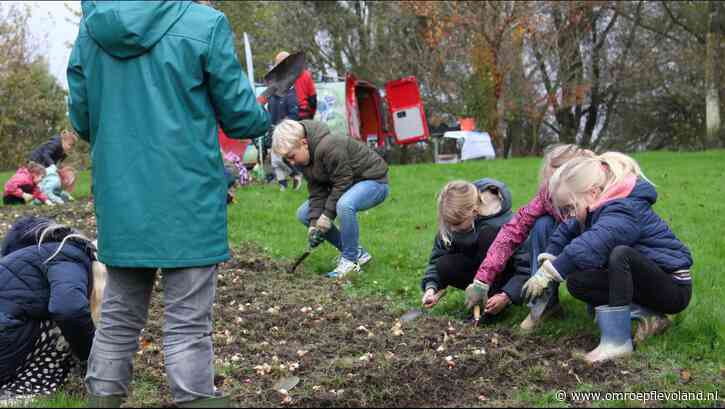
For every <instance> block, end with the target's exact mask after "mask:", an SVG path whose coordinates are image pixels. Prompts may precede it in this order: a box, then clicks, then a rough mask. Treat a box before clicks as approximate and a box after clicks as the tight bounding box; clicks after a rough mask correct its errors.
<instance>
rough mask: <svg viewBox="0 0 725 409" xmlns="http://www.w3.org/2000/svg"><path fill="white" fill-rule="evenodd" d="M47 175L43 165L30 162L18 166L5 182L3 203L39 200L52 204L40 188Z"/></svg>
mask: <svg viewBox="0 0 725 409" xmlns="http://www.w3.org/2000/svg"><path fill="white" fill-rule="evenodd" d="M44 176H45V168H44V167H43V165H41V164H38V163H35V162H28V163H27V164H26V165H25V166H21V167H20V168H18V170H17V172H15V174H14V175H13V176H12V177H11V178H10V179H9V180H8V181H7V182H6V183H5V189H4V191H3V203H4V204H6V205H16V204H25V203H30V202H31V201H33V200H37V201H39V202H42V203H47V204H50V205H52V203H51V202H50V201H48V197H47V196H46V195H45V194H43V192H42V191H41V190H40V186H39V183H40V181H41V180H42V179H43V177H44Z"/></svg>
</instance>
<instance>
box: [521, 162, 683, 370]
mask: <svg viewBox="0 0 725 409" xmlns="http://www.w3.org/2000/svg"><path fill="white" fill-rule="evenodd" d="M550 190H551V192H552V199H553V200H554V204H555V206H556V207H557V209H558V211H559V212H561V214H562V216H564V218H565V219H566V220H567V221H566V222H565V223H562V224H561V225H560V227H559V228H558V229H557V231H556V232H555V233H554V235H553V236H552V238H551V240H550V242H549V245H548V247H547V251H546V253H545V254H542V255H541V256H540V257H539V262H540V263H541V264H540V268H539V270H538V271H537V273H536V275H535V276H534V277H532V278H531V279H530V280H529V281H528V282H527V283H526V285H524V291H525V294H526V295H527V296H529V297H535V296H537V295H538V294H539V293H540V292H541V289H542V287H541V286H542V285H546V284H548V283H549V282H551V281H552V280H555V281H563V280H564V279H566V280H567V287H568V289H569V292H570V293H571V294H572V295H573V296H574V297H576V298H578V299H581V300H583V301H585V302H587V303H589V304H591V305H594V306H596V316H597V324H598V325H599V328H600V330H601V332H602V335H601V341H600V344H599V346H598V347H597V348H596V349H595V350H593V351H591V352H589V353H588V354H587V355H586V357H585V359H586V360H587V361H588V362H597V361H603V360H607V359H613V358H617V357H620V356H625V355H628V354H630V353H631V352H632V340H631V326H630V325H631V324H630V319H631V318H638V317H636V316H635V315H640V316H641V315H642V314H644V318H643V319H642V320H641V322H640V324H639V327H638V329H637V337H636V338H637V340H638V341H640V340H643V339H644V338H645V337H647V336H649V335H653V334H655V333H658V332H661V331H663V330H664V329H665V328H666V327H667V326H668V325H669V320H668V318H667V317H666V316H665V314H676V313H678V312H680V311H682V310H684V309H685V308H686V307H687V305H688V304H689V302H690V297H691V295H692V279H691V277H690V271H689V270H690V267H691V266H692V256H691V254H690V251H689V249H688V248H687V246H685V245H684V244H683V243H682V242H681V241H680V240H678V239H677V237H675V234H674V233H673V232H672V230H671V229H670V227H669V226H668V225H667V223H665V222H664V221H663V220H662V219H661V218H660V217H659V216H658V215H657V213H655V212H654V210H652V205H654V203H655V201H656V200H657V192H656V191H655V188H654V186H653V185H652V184H651V183H650V182H649V181H648V180H647V179H646V178H645V177H644V175H642V172H641V170H640V168H639V165H637V163H636V162H635V161H634V159H632V158H630V157H628V156H626V155H623V154H620V153H616V152H608V153H605V154H603V155H601V156H599V157H596V158H580V159H574V160H573V161H571V162H569V163H567V164H566V165H565V166H564V167H562V168H560V169H559V170H557V172H556V173H555V174H554V176H553V177H552V179H551V182H550ZM633 303H634V304H637V305H639V306H642V307H644V309H642V308H637V310H638V313H637V314H635V311H634V310H633V309H632V308H631V306H630V305H632V304H633ZM648 310H649V311H648Z"/></svg>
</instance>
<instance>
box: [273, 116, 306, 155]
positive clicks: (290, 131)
mask: <svg viewBox="0 0 725 409" xmlns="http://www.w3.org/2000/svg"><path fill="white" fill-rule="evenodd" d="M304 137H305V128H304V127H303V126H302V124H300V123H299V122H297V121H294V120H292V119H285V120H284V121H282V122H280V123H279V124H278V125H277V126H276V127H275V128H274V132H273V133H272V152H274V153H276V154H277V155H279V156H282V157H285V156H287V154H288V153H289V152H290V151H291V150H293V149H295V148H297V147H298V146H300V143H301V141H302V139H303V138H304Z"/></svg>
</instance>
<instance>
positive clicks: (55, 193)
mask: <svg viewBox="0 0 725 409" xmlns="http://www.w3.org/2000/svg"><path fill="white" fill-rule="evenodd" d="M75 180H76V175H75V171H74V170H73V168H72V167H70V166H63V167H62V168H60V169H58V168H57V166H56V165H50V166H48V167H47V168H45V177H44V178H43V180H41V181H40V191H41V192H43V194H45V195H46V196H47V197H48V200H49V201H50V202H52V203H55V204H63V203H65V202H69V201H72V200H73V196H71V195H70V193H69V192H72V191H73V189H74V188H75Z"/></svg>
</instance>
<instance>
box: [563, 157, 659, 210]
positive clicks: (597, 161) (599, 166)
mask: <svg viewBox="0 0 725 409" xmlns="http://www.w3.org/2000/svg"><path fill="white" fill-rule="evenodd" d="M631 176H636V177H641V178H643V179H644V180H646V181H647V182H649V183H651V182H650V181H649V179H647V177H646V176H645V175H644V173H643V172H642V169H641V168H640V167H639V164H638V163H637V161H635V160H634V159H633V158H632V157H630V156H627V155H625V154H623V153H620V152H605V153H603V154H601V155H599V156H595V157H578V158H575V159H572V160H570V161H569V162H567V163H566V164H565V165H564V166H562V167H561V168H559V169H557V170H556V172H554V174H553V175H552V177H551V179H550V180H549V191H550V192H551V199H552V202H553V203H554V206H555V208H556V209H560V208H562V207H564V206H569V205H572V206H573V207H574V211H576V210H577V209H578V208H579V207H580V206H581V205H582V202H583V196H584V194H586V192H588V191H589V190H591V189H593V188H597V189H599V191H600V193H599V195H601V194H602V193H603V192H606V191H608V190H609V189H610V188H612V187H613V186H616V185H618V184H619V183H621V182H622V181H624V180H625V179H626V178H628V177H631Z"/></svg>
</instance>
